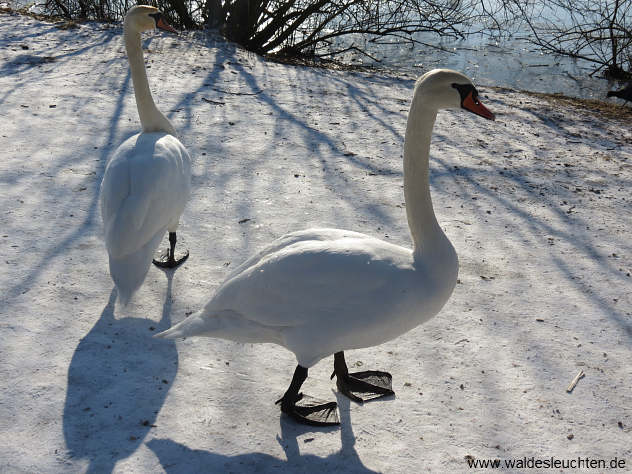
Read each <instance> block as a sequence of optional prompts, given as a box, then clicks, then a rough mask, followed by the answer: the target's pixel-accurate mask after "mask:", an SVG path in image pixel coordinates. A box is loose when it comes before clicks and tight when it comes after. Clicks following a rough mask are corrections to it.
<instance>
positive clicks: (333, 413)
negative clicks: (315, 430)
mask: <svg viewBox="0 0 632 474" xmlns="http://www.w3.org/2000/svg"><path fill="white" fill-rule="evenodd" d="M298 402H300V404H299V403H298ZM276 403H277V404H279V403H280V404H281V411H282V412H283V413H285V414H286V415H288V416H290V417H291V418H293V419H294V420H295V421H297V422H299V423H302V424H304V425H311V426H336V425H339V424H340V420H339V419H338V410H337V408H338V405H337V403H336V402H324V401H322V400H318V399H316V398H312V397H310V396H309V395H303V394H302V393H299V394H298V398H296V399H295V400H294V401H292V400H291V398H290V397H285V396H284V397H283V398H281V399H280V400H278V401H277V402H276Z"/></svg>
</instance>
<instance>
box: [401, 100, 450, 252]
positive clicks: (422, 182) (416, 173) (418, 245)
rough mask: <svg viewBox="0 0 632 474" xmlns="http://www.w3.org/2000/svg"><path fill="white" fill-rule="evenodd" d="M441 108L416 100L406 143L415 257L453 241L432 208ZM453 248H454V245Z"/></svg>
mask: <svg viewBox="0 0 632 474" xmlns="http://www.w3.org/2000/svg"><path fill="white" fill-rule="evenodd" d="M436 117H437V111H436V110H432V109H428V108H424V107H423V104H421V101H419V100H413V103H412V105H411V107H410V112H409V114H408V124H407V126H406V140H405V143H404V197H405V199H406V214H407V216H408V227H409V228H410V233H411V236H412V239H413V251H414V257H415V260H417V259H419V258H420V257H421V256H422V253H423V256H424V257H427V256H433V255H437V256H439V255H440V254H443V253H444V251H445V250H446V249H447V250H450V249H452V244H450V241H449V240H448V238H447V237H446V236H445V234H444V233H443V230H442V229H441V227H440V226H439V223H438V222H437V218H436V217H435V214H434V209H433V208H432V199H431V197H430V183H429V155H430V139H431V136H432V128H433V126H434V123H435V119H436ZM452 251H453V249H452Z"/></svg>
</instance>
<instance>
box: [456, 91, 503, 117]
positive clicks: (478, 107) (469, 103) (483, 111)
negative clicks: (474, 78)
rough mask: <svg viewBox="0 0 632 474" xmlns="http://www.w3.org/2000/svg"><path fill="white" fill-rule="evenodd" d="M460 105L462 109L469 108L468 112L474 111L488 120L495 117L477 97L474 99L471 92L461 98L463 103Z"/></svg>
mask: <svg viewBox="0 0 632 474" xmlns="http://www.w3.org/2000/svg"><path fill="white" fill-rule="evenodd" d="M461 106H462V107H463V108H464V109H467V110H469V111H470V112H473V113H475V114H476V115H480V116H481V117H484V118H486V119H488V120H496V117H495V116H494V114H493V113H491V112H490V111H489V110H488V109H487V107H485V106H484V105H483V104H482V103H481V102H480V101H479V100H478V99H476V100H475V99H474V98H473V97H472V93H471V92H470V93H469V94H468V95H467V97H466V98H465V99H464V100H463V104H461Z"/></svg>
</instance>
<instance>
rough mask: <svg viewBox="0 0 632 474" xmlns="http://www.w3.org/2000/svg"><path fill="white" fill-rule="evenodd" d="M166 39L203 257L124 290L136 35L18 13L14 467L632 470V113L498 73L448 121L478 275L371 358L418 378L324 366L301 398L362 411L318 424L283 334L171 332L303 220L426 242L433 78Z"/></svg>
mask: <svg viewBox="0 0 632 474" xmlns="http://www.w3.org/2000/svg"><path fill="white" fill-rule="evenodd" d="M144 44H145V46H146V47H147V48H148V49H149V51H148V53H147V55H146V58H147V64H148V67H149V66H150V68H149V70H148V74H149V80H150V84H151V86H152V90H153V93H154V96H155V98H156V100H157V102H158V104H159V107H160V108H161V109H162V110H163V111H165V112H166V113H167V114H168V116H169V117H170V119H171V120H172V121H173V122H174V125H175V126H176V128H177V130H178V131H179V133H180V136H181V140H182V142H183V143H185V144H186V146H187V147H188V148H189V151H190V152H191V155H192V157H193V158H194V160H195V166H194V178H193V189H194V191H193V197H192V200H191V202H190V205H189V206H188V207H187V209H186V211H185V214H184V216H183V219H182V225H181V229H180V232H179V234H178V237H179V240H180V242H181V243H182V247H181V248H185V247H186V248H189V249H190V252H191V257H190V258H189V260H188V261H187V263H186V264H185V265H184V266H183V267H181V268H180V269H178V270H177V271H176V272H175V273H165V272H162V271H160V270H159V269H156V268H152V269H151V270H150V272H149V274H148V277H147V280H146V281H145V284H144V286H143V287H142V288H141V290H140V291H139V293H138V294H137V295H136V297H135V298H134V300H133V301H132V303H131V304H130V306H129V307H127V308H121V307H119V306H118V305H117V304H115V303H114V301H115V292H114V291H113V289H112V288H113V285H112V282H111V280H110V277H109V275H108V270H107V258H106V252H105V249H104V245H103V241H102V239H101V225H100V216H99V211H98V205H97V203H98V189H99V183H100V180H101V176H102V173H103V169H104V166H105V163H106V160H107V158H108V156H109V155H110V153H111V152H112V151H113V150H114V149H115V148H116V146H118V144H119V143H121V142H122V141H123V140H124V139H125V138H126V137H128V136H129V135H131V134H133V133H136V132H137V131H138V129H139V122H138V118H137V112H136V107H135V103H134V98H133V91H132V86H131V83H130V76H129V70H128V67H127V60H126V57H125V54H124V50H123V46H122V42H121V29H120V28H119V27H118V26H116V27H109V26H104V25H96V24H86V25H82V26H79V27H78V28H71V29H60V28H58V27H57V26H56V25H54V24H51V23H44V22H40V21H37V20H34V19H31V18H28V17H22V16H17V15H13V14H6V13H5V14H0V46H1V48H0V58H1V62H0V111H1V112H0V115H1V117H2V121H1V122H0V150H1V159H0V203H1V207H0V227H1V228H0V245H1V246H0V255H1V259H0V264H1V265H2V272H1V273H0V288H1V290H0V378H1V379H2V381H3V383H2V385H1V386H0V390H1V395H0V435H1V439H2V440H3V441H2V443H0V472H3V473H4V472H51V473H52V472H86V471H89V472H109V471H111V470H114V471H116V472H162V471H165V472H169V473H186V472H248V471H257V472H316V471H322V472H374V471H375V472H402V473H403V472H420V471H421V470H430V471H433V472H466V471H468V465H467V459H468V458H469V459H471V458H475V459H478V460H481V459H487V458H489V459H496V458H497V459H501V460H511V459H523V458H524V457H527V458H530V457H535V458H536V459H550V458H551V457H555V458H556V459H560V460H569V459H575V460H577V458H578V457H580V458H590V459H597V460H599V459H603V460H605V461H606V462H607V463H609V462H610V460H611V459H613V458H615V457H617V458H618V460H621V459H623V460H625V462H626V467H627V468H628V469H629V468H630V466H631V465H632V448H631V447H632V433H631V430H632V416H631V415H632V391H631V388H632V354H631V349H632V291H631V290H632V278H631V277H630V272H632V260H631V259H632V243H631V239H630V232H631V231H632V205H631V203H632V198H631V195H630V191H631V190H632V132H631V131H630V128H629V119H628V121H624V120H623V119H621V120H617V119H613V118H607V117H605V116H602V115H600V114H599V113H597V112H594V111H591V110H590V109H579V108H577V109H576V108H571V107H569V106H565V105H560V104H556V103H554V102H549V101H546V100H544V99H539V98H534V97H531V96H529V95H526V94H524V93H519V92H514V91H507V90H494V89H492V88H489V87H480V89H481V90H482V92H483V96H484V98H485V103H486V105H487V106H488V107H489V108H490V109H491V110H493V111H494V112H495V113H496V114H497V121H496V122H488V121H485V120H482V119H480V118H477V117H475V116H473V115H472V114H467V113H462V112H459V111H454V112H441V113H440V116H439V119H438V121H437V125H436V127H435V135H434V141H433V148H432V151H431V155H432V157H431V158H432V159H431V167H432V175H431V186H432V192H433V199H434V203H435V209H436V213H437V216H438V219H439V222H441V223H442V225H443V226H444V228H445V230H446V232H447V234H448V236H449V237H450V239H451V240H452V242H453V243H454V245H455V247H456V249H457V251H458V253H459V258H460V262H461V270H460V284H458V285H457V288H456V290H455V292H454V295H453V297H452V299H451V301H450V302H449V303H448V304H447V305H446V307H445V308H444V310H443V311H442V312H441V313H440V314H439V315H438V316H437V317H436V318H434V319H433V320H431V321H430V322H428V323H427V324H425V325H423V326H420V327H418V328H416V329H415V330H413V331H411V332H409V333H408V334H406V335H404V336H402V337H400V338H399V339H397V340H394V341H391V342H389V343H387V344H384V345H382V346H379V347H374V348H370V349H365V350H359V351H352V352H349V353H347V360H348V362H349V363H350V366H354V367H360V366H361V367H363V369H366V368H374V369H382V370H388V371H390V372H391V373H392V374H393V386H394V389H395V391H396V396H395V397H391V398H390V399H386V400H382V401H375V402H371V403H367V404H365V405H364V406H360V405H356V404H354V403H350V402H349V401H348V400H347V399H345V398H343V397H340V396H338V394H337V392H336V390H335V384H334V382H332V381H330V380H329V374H330V372H331V369H332V361H331V360H324V361H322V362H320V363H319V364H318V365H317V366H316V367H314V369H313V370H311V371H310V378H309V379H308V381H307V382H306V384H305V386H304V389H305V392H306V393H309V394H310V395H312V396H316V397H318V398H322V399H329V400H337V401H338V403H339V408H340V416H341V422H342V425H341V427H340V428H329V429H314V428H308V427H303V426H298V425H296V424H295V423H293V422H292V421H289V420H288V419H287V418H286V417H284V416H283V417H282V416H280V413H279V408H278V406H276V405H274V401H275V400H276V399H277V398H278V397H280V396H281V395H282V394H283V392H284V391H285V389H286V388H287V385H288V383H289V380H290V378H291V375H292V372H293V370H294V366H295V361H294V358H293V355H292V354H290V353H289V352H287V351H285V350H284V349H282V348H280V347H277V346H273V345H240V344H236V343H232V342H227V341H221V340H213V339H188V340H185V341H177V342H173V341H164V340H156V339H152V337H151V336H152V335H153V334H155V333H156V332H157V331H158V330H161V329H166V328H167V327H169V326H170V325H171V324H172V323H175V322H177V321H180V320H182V319H183V318H184V317H185V315H187V314H188V313H190V312H192V311H194V310H197V309H199V308H200V306H201V305H202V304H203V303H204V302H205V301H206V300H207V299H208V298H209V297H210V296H211V295H212V293H213V291H214V289H216V288H217V287H218V285H219V284H220V283H221V282H222V281H223V279H224V277H225V276H226V275H227V274H228V272H229V271H230V270H231V269H232V268H234V266H235V265H237V264H238V263H239V262H241V261H242V260H244V259H245V258H246V257H247V256H248V255H250V254H251V253H253V252H254V251H255V250H257V249H258V248H260V247H262V246H263V245H264V244H265V243H267V242H269V241H270V240H272V239H274V238H276V237H278V236H280V235H282V234H284V233H286V232H289V231H292V230H299V229H302V228H307V227H310V226H334V227H340V228H347V229H351V230H357V231H361V232H365V233H368V234H371V235H375V236H379V237H382V238H384V239H389V240H391V241H392V242H395V243H398V244H402V245H408V243H409V236H408V229H407V225H406V220H405V208H404V203H403V200H404V198H403V193H402V159H401V153H402V143H403V132H404V127H405V123H406V114H407V108H408V102H409V99H410V96H411V91H412V87H413V83H414V81H413V80H412V79H410V78H389V77H383V76H377V75H369V74H361V73H350V72H337V71H330V70H321V69H310V68H305V67H294V66H286V65H280V64H275V63H270V62H265V61H263V60H262V59H261V58H258V57H257V56H254V55H252V54H249V53H247V52H244V51H241V50H240V49H238V48H236V47H235V46H234V45H232V44H229V43H225V42H223V41H222V40H221V39H217V38H211V39H206V38H204V37H202V36H200V35H185V36H181V37H175V36H167V35H163V34H158V33H156V34H149V35H147V36H146V41H145V43H144ZM166 245H167V241H166V239H165V242H164V246H166ZM341 317H344V315H341ZM579 370H583V371H584V372H585V377H584V378H582V379H581V380H580V381H579V382H578V384H577V386H576V388H575V389H574V391H573V392H572V393H570V394H569V393H567V392H566V387H567V386H568V385H569V383H570V382H571V380H572V379H573V378H574V377H575V375H576V374H577V373H578V372H579ZM619 465H620V464H619ZM604 470H605V469H602V470H601V472H603V471H604ZM619 471H620V472H623V471H622V470H619ZM587 472H588V471H587ZM593 472H597V471H593Z"/></svg>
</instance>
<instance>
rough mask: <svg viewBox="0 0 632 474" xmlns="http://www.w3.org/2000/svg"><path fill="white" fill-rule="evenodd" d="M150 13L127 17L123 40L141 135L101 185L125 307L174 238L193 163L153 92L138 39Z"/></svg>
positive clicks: (121, 152)
mask: <svg viewBox="0 0 632 474" xmlns="http://www.w3.org/2000/svg"><path fill="white" fill-rule="evenodd" d="M153 11H157V10H156V9H154V8H152V7H135V8H133V9H131V10H130V12H129V13H128V14H127V16H126V17H125V24H124V38H125V46H126V49H127V54H128V59H129V63H130V69H131V73H132V81H133V83H134V93H135V96H136V105H137V107H138V113H139V116H140V120H141V124H142V127H143V132H141V133H139V134H137V135H134V136H132V137H130V138H128V139H127V140H126V141H125V142H123V143H122V144H121V145H120V146H119V147H118V148H117V149H116V151H115V152H114V154H113V155H112V157H111V158H110V160H109V161H108V164H107V166H106V168H105V173H104V176H103V181H102V182H101V215H102V218H103V225H104V231H105V244H106V247H107V250H108V254H109V258H110V274H111V275H112V279H113V280H114V283H115V284H116V287H117V290H118V295H119V298H120V300H121V301H122V302H123V303H127V302H128V301H129V299H130V298H131V296H132V294H133V293H134V292H135V291H136V290H137V289H138V288H139V287H140V286H141V284H142V283H143V280H144V279H145V276H146V274H147V271H148V270H149V266H150V265H151V262H152V257H153V255H154V252H155V251H156V249H157V247H158V245H159V244H160V242H161V240H162V238H163V237H164V235H165V232H166V231H167V230H168V231H170V232H175V230H176V228H177V227H178V223H179V220H180V215H181V214H182V212H183V210H184V207H185V205H186V203H187V201H188V199H189V196H190V192H191V159H190V157H189V154H188V152H187V150H186V148H185V147H184V145H182V143H180V141H179V140H178V139H177V138H176V137H175V133H176V132H175V130H174V128H173V126H172V125H171V123H170V122H169V120H168V119H167V118H166V117H165V116H164V115H163V114H162V113H161V112H160V111H159V110H158V108H157V107H156V105H155V104H154V101H153V99H152V97H151V92H150V91H149V84H148V82H147V75H146V72H145V65H144V62H143V52H142V48H141V43H140V33H141V31H143V30H146V29H150V28H153V26H154V25H152V24H151V23H147V21H146V20H145V18H146V19H149V20H151V21H153V20H152V19H151V17H148V16H147V12H153Z"/></svg>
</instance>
